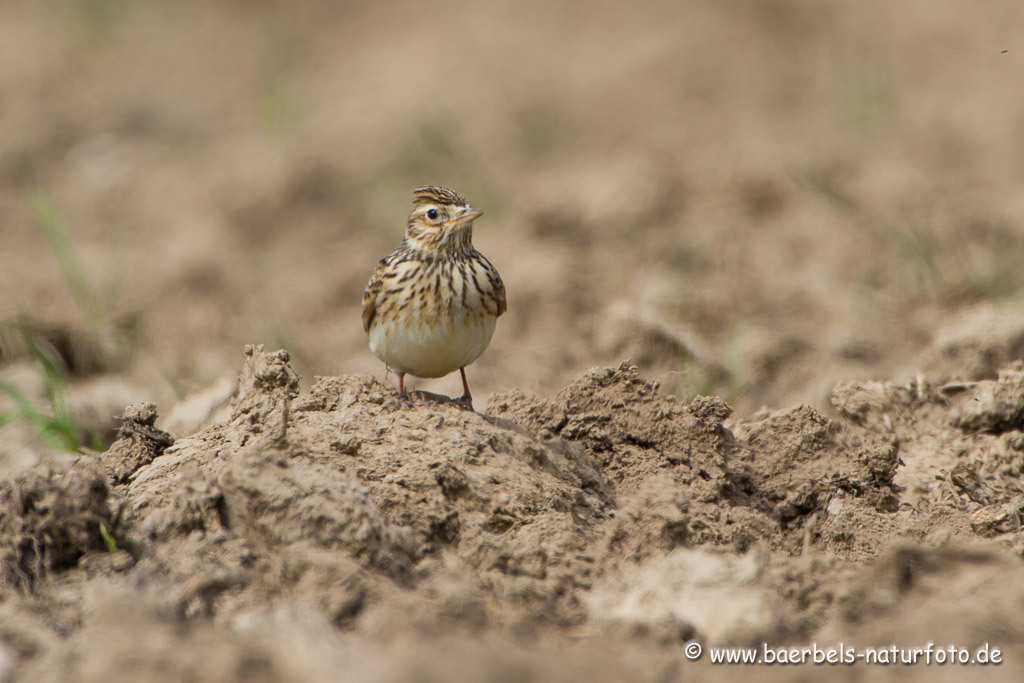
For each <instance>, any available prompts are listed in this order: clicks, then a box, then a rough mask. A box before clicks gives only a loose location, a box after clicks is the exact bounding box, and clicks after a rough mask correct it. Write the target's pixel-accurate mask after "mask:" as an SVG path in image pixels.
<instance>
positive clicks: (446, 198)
mask: <svg viewBox="0 0 1024 683" xmlns="http://www.w3.org/2000/svg"><path fill="white" fill-rule="evenodd" d="M412 203H413V204H437V205H439V206H466V205H467V204H468V203H469V202H467V201H466V198H465V197H463V196H462V195H461V194H459V193H458V192H456V191H455V190H449V189H448V188H447V187H439V186H437V185H427V186H426V187H418V188H416V189H415V190H413V191H412Z"/></svg>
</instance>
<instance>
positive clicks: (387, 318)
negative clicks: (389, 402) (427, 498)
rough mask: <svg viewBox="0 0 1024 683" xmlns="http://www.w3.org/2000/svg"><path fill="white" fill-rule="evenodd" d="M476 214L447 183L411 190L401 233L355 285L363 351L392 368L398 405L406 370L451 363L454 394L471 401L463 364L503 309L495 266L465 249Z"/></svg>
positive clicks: (441, 371) (434, 373)
mask: <svg viewBox="0 0 1024 683" xmlns="http://www.w3.org/2000/svg"><path fill="white" fill-rule="evenodd" d="M482 213H483V212H482V211H478V210H476V209H474V208H472V207H471V206H470V205H469V203H468V202H467V201H466V199H465V197H463V196H462V195H460V194H459V193H458V192H455V191H453V190H449V189H448V188H444V187H437V186H432V185H431V186H427V187H421V188H418V189H416V190H414V191H413V210H412V212H411V213H410V214H409V221H408V224H407V225H406V229H405V239H404V240H403V241H402V244H401V246H399V247H398V249H396V250H395V251H393V252H392V253H391V254H389V255H388V256H385V257H384V258H382V259H381V260H380V261H379V262H378V263H377V267H376V268H375V269H374V271H373V274H372V275H371V276H370V282H369V283H368V284H367V286H366V291H365V292H363V329H364V330H365V331H366V332H367V334H369V335H370V350H372V351H373V353H374V355H375V356H377V358H379V359H381V360H382V361H384V363H385V364H387V366H388V367H390V368H391V369H393V370H394V371H395V373H396V374H397V375H398V390H399V399H400V402H401V403H403V404H404V405H409V404H410V402H409V399H408V396H407V394H406V392H405V375H406V374H410V375H413V376H415V377H443V376H444V375H447V374H448V373H450V372H454V371H455V370H459V372H460V373H461V375H462V387H463V390H464V393H463V395H462V396H461V397H459V399H457V401H458V402H459V403H460V404H462V405H463V406H465V407H467V408H469V409H472V407H473V403H472V397H471V395H470V393H469V384H468V382H467V381H466V371H465V367H466V366H467V365H469V364H470V363H472V362H473V361H474V360H476V359H477V358H478V357H479V356H480V354H481V353H483V352H484V349H486V348H487V345H488V344H489V343H490V341H491V336H492V335H493V333H494V326H495V322H496V321H497V319H498V317H499V316H501V314H502V313H504V312H505V309H506V304H505V285H504V284H503V283H502V281H501V277H500V276H499V275H498V271H497V270H495V268H494V266H492V265H491V262H490V261H488V260H487V259H486V258H485V257H484V255H483V254H481V253H480V252H478V251H477V250H476V249H474V248H473V241H472V240H473V221H474V220H476V219H477V218H478V217H479V216H480V215H481V214H482Z"/></svg>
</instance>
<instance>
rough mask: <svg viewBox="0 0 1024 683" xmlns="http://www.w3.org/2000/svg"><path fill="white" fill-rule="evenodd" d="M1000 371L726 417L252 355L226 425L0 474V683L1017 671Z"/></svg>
mask: <svg viewBox="0 0 1024 683" xmlns="http://www.w3.org/2000/svg"><path fill="white" fill-rule="evenodd" d="M1022 377H1024V365H1021V364H1020V363H1017V364H1011V365H1009V366H1007V367H1005V368H1004V369H1003V370H1002V372H1001V373H1000V375H999V378H998V379H997V380H988V381H974V382H962V383H950V384H945V385H943V386H942V387H932V386H930V385H928V384H927V383H925V382H923V381H918V382H915V383H913V384H910V385H900V384H895V383H883V382H874V383H849V384H841V385H839V386H837V387H836V388H835V390H834V392H833V396H832V402H833V405H834V407H835V409H836V417H835V418H834V419H832V418H829V417H826V416H825V415H823V414H821V413H820V412H818V411H816V410H814V409H813V408H810V407H808V406H803V405H801V406H796V407H794V408H790V409H787V410H781V411H775V412H767V411H764V412H761V413H757V414H755V415H753V416H751V417H749V418H742V419H736V418H735V417H733V416H732V410H731V408H730V407H729V406H728V405H726V404H725V403H724V402H723V401H722V400H720V399H717V398H706V397H698V398H696V399H694V400H693V401H691V402H689V403H686V402H683V401H680V400H678V399H676V398H674V397H672V396H667V395H665V394H663V393H661V391H660V390H659V387H658V385H657V383H654V382H651V381H649V380H647V379H644V378H643V377H641V376H640V375H639V374H638V372H637V370H636V368H635V367H633V366H631V365H629V364H623V365H621V366H619V367H617V368H595V369H593V370H591V371H589V372H587V373H585V374H583V375H582V376H580V377H579V378H578V379H576V380H575V381H574V382H573V383H572V384H571V385H570V386H568V387H566V388H565V389H564V390H562V391H561V392H560V393H559V394H558V395H556V396H555V397H554V398H551V399H547V400H543V399H539V398H536V397H533V396H529V395H526V394H524V393H522V392H520V391H510V392H507V393H504V394H498V395H495V396H493V397H492V398H491V401H490V403H489V405H488V407H487V410H486V412H485V413H470V412H465V411H462V410H459V409H458V408H457V407H455V406H454V405H451V404H450V403H448V402H447V401H445V400H442V399H438V400H436V401H435V402H433V403H432V404H430V405H427V406H424V407H417V408H414V409H408V410H403V409H399V408H398V407H397V405H396V403H395V392H394V389H393V388H391V387H389V386H387V385H385V384H382V383H381V382H379V381H378V380H376V379H372V378H368V377H362V376H344V377H320V378H316V379H315V380H314V381H313V383H312V386H310V387H308V388H306V389H302V388H300V384H299V378H298V377H297V376H296V374H295V373H294V371H293V370H292V369H291V367H290V366H289V357H288V354H287V353H286V352H284V351H277V352H274V353H266V352H264V351H263V350H262V348H261V347H249V348H248V349H247V351H246V358H245V365H244V368H243V370H242V373H241V377H240V380H239V389H238V392H237V394H236V396H235V398H234V401H233V404H232V411H231V415H230V418H229V419H227V420H226V421H223V422H220V423H217V424H213V425H211V426H208V427H206V428H204V429H202V430H201V431H198V432H196V433H194V434H191V435H189V436H186V437H184V438H180V439H178V440H176V441H175V440H173V439H172V437H171V436H170V435H169V434H167V433H166V432H163V431H162V430H160V429H159V427H158V426H157V422H156V412H155V409H154V407H153V406H152V405H138V406H131V407H129V408H128V409H126V411H125V413H124V416H123V418H122V427H121V430H120V436H119V438H118V440H117V441H116V442H115V443H114V444H113V445H112V446H111V447H110V449H109V450H108V451H107V452H105V453H103V454H99V455H80V456H78V457H73V458H72V457H63V458H57V457H53V458H50V459H46V460H43V461H40V462H37V463H35V464H33V465H31V466H26V467H24V468H22V469H19V470H16V471H15V472H13V473H12V474H10V475H9V476H7V477H6V478H5V479H4V480H3V481H2V482H0V576H2V577H3V581H4V583H3V584H2V585H0V680H13V678H14V677H17V678H19V679H23V680H36V681H47V680H53V681H56V680H81V681H93V680H96V681H99V680H104V681H110V680H153V681H161V680H182V679H188V680H199V681H214V680H247V681H248V680H312V681H316V680H325V681H326V680H353V681H357V680H358V681H363V680H395V681H398V680H473V681H477V680H583V679H586V680H591V681H593V680H609V681H612V680H671V679H676V678H682V677H684V676H687V677H697V678H706V679H711V678H716V677H718V676H722V675H726V676H727V675H729V673H730V671H729V669H728V668H721V667H720V668H718V669H715V668H712V667H710V666H707V665H706V664H704V663H700V662H690V661H688V660H686V659H685V658H684V657H683V649H682V648H683V645H684V644H685V643H686V641H688V640H691V639H696V640H698V641H700V642H701V643H703V644H704V645H705V646H721V645H755V646H756V645H759V644H760V643H762V642H767V643H769V644H770V645H771V646H775V647H782V646H797V647H799V646H803V645H805V644H807V643H809V642H811V641H815V642H817V643H819V644H821V645H822V646H829V645H831V644H834V643H836V642H839V641H842V642H845V643H846V644H848V645H851V644H852V645H854V646H857V647H868V646H888V645H891V644H897V645H903V646H908V647H918V646H922V645H924V644H925V643H927V642H929V641H932V642H935V643H938V644H949V643H955V644H956V645H958V646H960V647H968V648H973V647H977V646H979V645H981V644H982V643H984V642H990V643H991V644H992V645H993V646H997V647H999V648H1000V649H1002V650H1003V652H1004V653H1006V657H1005V663H1004V664H1003V665H1002V666H1001V667H999V668H998V669H996V670H994V671H989V672H986V673H995V674H998V676H1000V677H1005V678H1006V679H1007V680H1017V679H1019V676H1020V675H1021V674H1022V672H1024V668H1022V661H1021V660H1020V658H1018V657H1015V655H1014V653H1013V651H1014V649H1015V648H1016V647H1017V646H1019V645H1020V644H1021V643H1024V617H1021V616H1020V615H1021V610H1020V609H1019V608H1020V606H1021V604H1022V601H1024V584H1022V583H1021V582H1020V581H1019V580H1016V578H1015V577H1016V576H1017V575H1018V574H1019V572H1020V564H1019V555H1020V548H1021V540H1022V534H1021V529H1020V519H1021V514H1022V513H1024V486H1022V485H1021V483H1020V482H1021V475H1022V473H1024V431H1022V428H1024V424H1022V415H1024V388H1022V387H1024V380H1022ZM733 673H735V672H733ZM833 673H838V674H839V675H847V674H848V675H853V674H854V673H855V672H853V670H852V669H851V670H847V671H833ZM883 673H884V671H883ZM929 673H930V672H929V671H928V670H927V669H926V668H920V669H903V670H902V671H901V674H903V675H907V674H909V675H911V676H918V677H924V676H926V675H928V674H929ZM716 674H717V676H716ZM785 674H786V672H785V671H773V670H768V671H767V672H766V675H769V676H771V675H776V676H779V677H782V676H784V675H785Z"/></svg>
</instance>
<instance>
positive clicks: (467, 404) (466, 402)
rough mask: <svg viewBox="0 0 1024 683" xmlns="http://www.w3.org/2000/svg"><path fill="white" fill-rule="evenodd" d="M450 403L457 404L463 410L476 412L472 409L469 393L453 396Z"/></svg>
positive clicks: (471, 399)
mask: <svg viewBox="0 0 1024 683" xmlns="http://www.w3.org/2000/svg"><path fill="white" fill-rule="evenodd" d="M452 403H454V404H455V405H457V406H458V407H459V408H462V409H463V410H468V411H469V412H471V413H475V412H476V411H475V410H474V409H473V397H472V396H470V395H469V394H463V395H462V396H459V397H458V398H453V399H452Z"/></svg>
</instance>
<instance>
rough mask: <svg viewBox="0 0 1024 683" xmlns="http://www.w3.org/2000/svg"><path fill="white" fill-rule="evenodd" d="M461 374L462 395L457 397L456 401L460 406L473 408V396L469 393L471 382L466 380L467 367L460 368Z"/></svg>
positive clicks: (467, 408) (468, 408)
mask: <svg viewBox="0 0 1024 683" xmlns="http://www.w3.org/2000/svg"><path fill="white" fill-rule="evenodd" d="M459 374H461V375H462V392H463V393H462V396H459V397H458V398H457V399H455V402H456V403H457V404H459V406H460V407H462V408H465V409H466V410H473V396H472V395H471V394H470V393H469V382H468V381H466V368H459Z"/></svg>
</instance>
